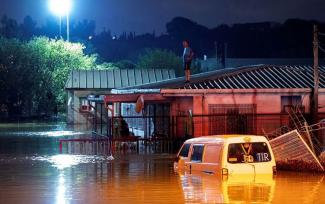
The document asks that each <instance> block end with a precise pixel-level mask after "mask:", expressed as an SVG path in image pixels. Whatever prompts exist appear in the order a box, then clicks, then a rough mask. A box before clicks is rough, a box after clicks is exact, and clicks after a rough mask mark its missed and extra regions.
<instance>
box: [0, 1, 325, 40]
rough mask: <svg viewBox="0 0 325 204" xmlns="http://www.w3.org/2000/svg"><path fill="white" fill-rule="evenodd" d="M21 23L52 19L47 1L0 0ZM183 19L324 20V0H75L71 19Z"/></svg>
mask: <svg viewBox="0 0 325 204" xmlns="http://www.w3.org/2000/svg"><path fill="white" fill-rule="evenodd" d="M3 14H7V15H8V16H9V17H12V18H15V19H17V20H18V21H19V22H21V21H22V19H23V18H24V16H26V15H30V16H32V18H33V19H35V20H37V21H38V23H39V24H43V23H44V21H45V19H46V18H47V17H49V16H51V14H50V11H49V9H48V1H47V0H0V16H2V15H3ZM175 16H183V17H187V18H190V19H192V20H194V21H195V22H197V23H199V24H203V25H205V26H208V27H210V28H211V27H215V26H217V25H219V24H222V23H226V24H233V23H243V22H258V21H277V22H283V21H284V20H285V19H288V18H301V19H315V20H320V21H325V0H74V6H73V11H72V13H71V18H72V19H74V20H77V21H79V20H83V19H90V20H95V21H96V24H97V31H101V30H102V29H103V28H104V27H106V28H109V29H110V30H111V31H112V32H113V33H116V34H119V33H121V32H123V31H126V32H129V31H135V32H136V33H137V34H140V33H144V32H152V31H155V32H156V33H157V34H160V33H161V32H165V24H166V23H167V22H168V21H170V20H171V19H172V18H173V17H175Z"/></svg>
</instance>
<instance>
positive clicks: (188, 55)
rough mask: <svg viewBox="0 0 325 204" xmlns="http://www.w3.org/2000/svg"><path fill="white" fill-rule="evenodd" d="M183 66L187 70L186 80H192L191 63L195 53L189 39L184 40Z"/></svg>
mask: <svg viewBox="0 0 325 204" xmlns="http://www.w3.org/2000/svg"><path fill="white" fill-rule="evenodd" d="M183 47H184V51H183V66H184V71H185V80H186V81H185V82H186V83H188V82H190V76H191V64H192V60H193V56H194V53H193V51H192V49H191V48H190V42H189V41H188V40H183Z"/></svg>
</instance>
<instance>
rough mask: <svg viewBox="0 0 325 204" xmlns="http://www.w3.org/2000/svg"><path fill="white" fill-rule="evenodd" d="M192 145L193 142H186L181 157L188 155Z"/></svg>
mask: <svg viewBox="0 0 325 204" xmlns="http://www.w3.org/2000/svg"><path fill="white" fill-rule="evenodd" d="M190 146H191V144H184V145H183V147H182V149H181V151H180V153H179V156H180V157H188V152H189V150H190Z"/></svg>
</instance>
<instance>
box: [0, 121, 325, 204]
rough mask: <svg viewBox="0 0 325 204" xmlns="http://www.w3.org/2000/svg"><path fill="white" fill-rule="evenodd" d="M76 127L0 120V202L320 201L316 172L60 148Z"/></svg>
mask: <svg viewBox="0 0 325 204" xmlns="http://www.w3.org/2000/svg"><path fill="white" fill-rule="evenodd" d="M82 129H83V128H69V127H67V126H66V125H65V124H64V123H57V124H51V123H44V124H41V123H27V124H0V203H5V204H7V203H8V204H9V203H58V204H59V203H60V204H61V203H252V202H253V203H325V196H324V195H325V181H324V175H323V174H310V173H294V172H279V173H278V175H276V176H275V177H274V178H273V177H261V178H259V177H254V178H250V177H244V178H235V177H234V178H219V177H217V176H211V175H183V174H181V173H175V172H174V171H173V158H174V155H172V154H166V153H146V152H144V151H140V153H136V151H133V152H132V151H126V152H119V153H118V152H117V153H115V154H114V155H113V156H114V159H113V158H112V157H110V156H109V155H104V154H103V155H97V156H96V155H91V154H87V155H86V154H67V153H64V154H60V153H59V142H58V141H59V139H62V138H80V137H86V136H87V134H88V133H87V132H86V133H85V132H84V131H83V130H82Z"/></svg>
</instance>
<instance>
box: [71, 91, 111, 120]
mask: <svg viewBox="0 0 325 204" xmlns="http://www.w3.org/2000/svg"><path fill="white" fill-rule="evenodd" d="M67 93H68V100H67V101H68V104H67V123H69V124H89V123H91V122H92V121H91V116H90V113H85V112H81V111H80V99H81V98H87V96H88V95H90V94H94V95H102V94H108V92H102V91H93V90H68V91H67ZM98 115H99V113H98ZM98 117H100V115H99V116H98Z"/></svg>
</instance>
